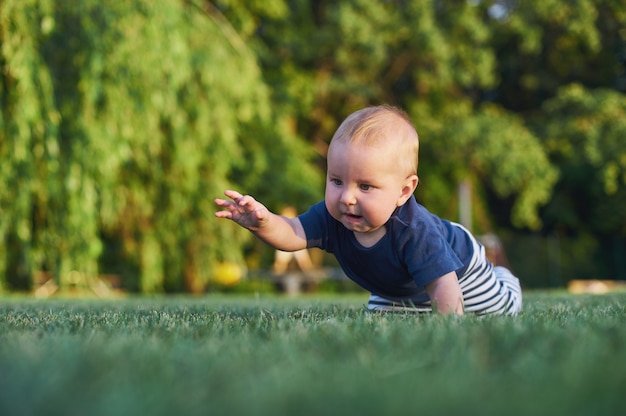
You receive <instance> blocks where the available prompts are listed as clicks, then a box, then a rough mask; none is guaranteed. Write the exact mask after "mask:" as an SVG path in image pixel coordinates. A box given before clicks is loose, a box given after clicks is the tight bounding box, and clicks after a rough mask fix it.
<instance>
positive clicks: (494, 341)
mask: <svg viewBox="0 0 626 416" xmlns="http://www.w3.org/2000/svg"><path fill="white" fill-rule="evenodd" d="M365 301H366V298H364V297H362V296H357V297H354V296H353V297H326V298H321V297H320V298H310V297H304V298H298V299H286V298H279V297H267V298H265V297H261V298H254V297H250V298H245V297H240V296H238V297H228V296H219V297H211V296H209V297H198V298H190V297H172V298H150V299H148V298H128V299H122V300H108V301H104V300H72V299H68V300H58V299H57V300H34V299H28V298H5V299H0V414H1V415H48V414H50V415H53V414H59V415H130V414H133V415H195V414H198V415H207V414H211V415H244V414H245V415H250V414H252V415H292V414H293V415H307V414H323V415H335V414H337V415H339V414H340V415H345V414H358V415H396V414H398V415H399V414H407V415H439V414H442V415H464V416H466V415H504V414H509V415H511V414H512V415H517V414H520V415H521V414H528V415H544V414H546V415H568V416H570V415H612V414H615V415H617V414H623V412H624V411H625V409H626V294H624V293H621V294H610V295H604V296H572V295H567V294H549V293H528V294H527V295H526V298H525V310H524V312H523V313H522V314H521V315H520V316H518V317H516V318H510V317H487V318H476V317H472V316H466V317H462V318H450V317H442V316H414V315H405V314H388V315H379V314H370V313H367V312H366V311H365V310H364V306H363V304H364V303H365Z"/></svg>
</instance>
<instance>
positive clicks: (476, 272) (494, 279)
mask: <svg viewBox="0 0 626 416" xmlns="http://www.w3.org/2000/svg"><path fill="white" fill-rule="evenodd" d="M455 225H457V226H458V227H461V228H463V227H462V226H461V225H458V224H455ZM465 231H466V232H467V233H468V235H470V236H471V234H470V233H469V231H467V230H465ZM472 243H473V246H474V255H473V256H472V260H471V262H470V265H469V267H468V269H467V271H466V272H465V274H464V275H463V276H461V278H460V279H459V285H460V286H461V292H462V293H463V302H464V306H465V312H471V313H475V314H476V315H486V314H498V315H517V314H518V313H519V312H520V311H521V310H522V288H521V286H520V282H519V279H518V278H517V277H515V276H513V274H512V273H511V272H510V271H509V270H508V269H507V268H505V267H501V266H494V265H493V264H492V263H491V262H489V261H488V260H487V256H486V255H485V248H484V247H483V246H482V245H481V244H479V243H478V241H476V239H475V238H474V237H472ZM367 308H368V309H369V310H370V311H393V312H432V305H431V303H430V300H426V301H424V300H419V301H418V300H414V299H406V300H403V301H397V300H395V301H394V300H389V299H386V298H383V297H381V296H378V295H375V294H371V296H370V299H369V302H368V305H367Z"/></svg>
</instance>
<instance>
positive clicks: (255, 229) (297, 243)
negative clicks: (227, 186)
mask: <svg viewBox="0 0 626 416" xmlns="http://www.w3.org/2000/svg"><path fill="white" fill-rule="evenodd" d="M224 195H226V196H227V197H228V198H230V199H219V198H218V199H216V200H215V204H216V205H218V206H220V207H222V211H218V212H216V213H215V216H216V217H218V218H227V219H230V220H233V221H234V222H236V223H237V224H239V225H240V226H242V227H244V228H246V229H248V230H250V231H251V232H252V233H253V234H254V235H256V236H257V237H258V238H260V239H261V240H263V241H265V242H266V243H267V244H269V245H270V246H272V247H274V248H276V249H278V250H283V251H297V250H302V249H304V248H306V235H305V233H304V228H302V224H301V223H300V220H299V219H298V218H287V217H283V216H281V215H277V214H274V213H272V212H270V211H269V210H268V209H267V208H266V207H265V205H263V204H261V203H260V202H258V201H257V200H256V199H254V198H253V197H251V196H250V195H241V194H240V193H239V192H237V191H231V190H228V191H225V192H224Z"/></svg>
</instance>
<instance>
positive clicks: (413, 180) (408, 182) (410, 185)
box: [397, 175, 420, 206]
mask: <svg viewBox="0 0 626 416" xmlns="http://www.w3.org/2000/svg"><path fill="white" fill-rule="evenodd" d="M419 181H420V180H419V178H418V177H417V175H410V176H408V177H407V178H406V179H405V180H404V186H403V187H402V193H401V194H400V198H398V203H397V206H400V205H404V203H405V202H406V201H408V199H409V198H410V197H411V195H413V192H415V188H417V184H418V183H419Z"/></svg>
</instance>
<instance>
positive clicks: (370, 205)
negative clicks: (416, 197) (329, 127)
mask: <svg viewBox="0 0 626 416" xmlns="http://www.w3.org/2000/svg"><path fill="white" fill-rule="evenodd" d="M394 152H395V153H397V151H394V149H393V146H384V145H374V146H366V145H363V144H351V143H333V144H332V146H331V148H330V149H329V152H328V172H327V177H326V196H325V201H326V207H327V209H328V211H329V212H330V214H331V215H332V216H333V218H335V219H336V220H337V221H339V222H341V223H342V224H343V225H344V226H345V227H346V228H347V229H349V230H352V231H354V232H355V233H381V234H380V236H382V235H384V232H385V228H384V225H385V223H386V222H387V221H388V220H389V218H390V217H391V214H393V212H394V210H395V209H396V207H397V206H399V205H401V204H402V203H404V202H405V201H406V198H404V199H402V198H403V188H404V185H405V183H406V176H405V175H404V173H400V172H399V169H398V167H397V155H396V154H394ZM357 238H358V236H357Z"/></svg>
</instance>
